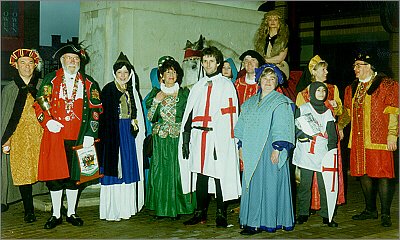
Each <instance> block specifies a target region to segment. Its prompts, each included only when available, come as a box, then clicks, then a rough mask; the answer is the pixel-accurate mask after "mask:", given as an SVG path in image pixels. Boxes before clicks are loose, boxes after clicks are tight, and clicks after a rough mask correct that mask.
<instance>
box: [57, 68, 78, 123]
mask: <svg viewBox="0 0 400 240" xmlns="http://www.w3.org/2000/svg"><path fill="white" fill-rule="evenodd" d="M78 80H79V79H78V74H77V75H76V77H75V80H74V86H73V88H72V95H71V98H68V93H67V84H66V83H65V76H64V75H63V81H62V83H61V87H62V88H63V99H64V103H65V111H66V112H67V116H66V117H65V120H66V121H71V120H72V119H74V118H78V116H76V114H75V113H74V111H73V109H74V102H75V98H76V93H77V92H78ZM78 119H79V118H78Z"/></svg>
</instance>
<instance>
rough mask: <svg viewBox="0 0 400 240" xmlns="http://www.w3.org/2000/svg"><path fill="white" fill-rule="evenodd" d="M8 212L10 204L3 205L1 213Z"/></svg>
mask: <svg viewBox="0 0 400 240" xmlns="http://www.w3.org/2000/svg"><path fill="white" fill-rule="evenodd" d="M7 210H8V204H3V203H2V204H1V212H5V211H7Z"/></svg>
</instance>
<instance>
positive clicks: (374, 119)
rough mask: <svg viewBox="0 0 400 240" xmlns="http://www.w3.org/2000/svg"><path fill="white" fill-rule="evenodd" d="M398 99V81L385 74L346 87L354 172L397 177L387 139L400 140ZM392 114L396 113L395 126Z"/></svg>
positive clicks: (352, 170)
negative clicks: (399, 134)
mask: <svg viewBox="0 0 400 240" xmlns="http://www.w3.org/2000/svg"><path fill="white" fill-rule="evenodd" d="M362 88H364V89H362ZM352 89H353V90H352ZM398 101H399V91H398V83H397V82H396V81H394V80H393V79H390V78H388V77H386V76H384V75H377V76H376V77H375V78H374V79H372V80H371V81H369V82H368V83H361V82H360V83H358V82H355V84H354V85H351V86H348V87H347V88H346V91H345V99H344V106H345V109H346V110H347V111H349V113H350V116H351V133H350V140H349V148H351V151H350V173H351V175H352V176H363V175H365V174H367V175H368V176H369V177H377V178H394V177H395V173H394V162H393V152H391V151H388V150H387V141H388V138H391V139H392V140H393V141H396V140H397V136H398V114H399V102H398ZM389 114H391V115H393V116H396V117H395V119H394V122H393V124H392V125H393V126H392V127H391V125H390V124H389V123H390V121H389Z"/></svg>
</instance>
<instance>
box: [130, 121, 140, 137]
mask: <svg viewBox="0 0 400 240" xmlns="http://www.w3.org/2000/svg"><path fill="white" fill-rule="evenodd" d="M131 133H132V136H133V137H134V138H136V136H137V135H138V133H139V124H138V120H137V119H132V121H131Z"/></svg>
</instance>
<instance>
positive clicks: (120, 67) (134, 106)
mask: <svg viewBox="0 0 400 240" xmlns="http://www.w3.org/2000/svg"><path fill="white" fill-rule="evenodd" d="M113 75H114V81H112V82H109V83H107V84H106V85H105V86H104V88H103V90H102V92H101V100H102V104H103V113H102V114H101V115H100V129H99V135H100V144H99V148H98V151H99V155H100V166H101V168H100V171H101V172H102V173H103V174H104V177H103V178H101V180H100V182H101V188H100V219H105V220H108V221H120V220H121V219H129V218H130V217H131V216H132V215H135V214H136V213H137V212H138V211H140V210H141V208H142V207H143V205H144V175H143V154H142V146H143V139H144V137H145V125H144V117H143V110H142V106H141V101H140V97H139V94H138V91H137V89H136V81H137V77H136V76H135V75H136V74H135V72H134V68H133V66H132V65H131V63H130V62H129V60H128V58H127V57H126V55H124V54H123V53H122V52H121V53H120V56H119V57H118V59H117V61H116V62H115V63H114V65H113Z"/></svg>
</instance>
